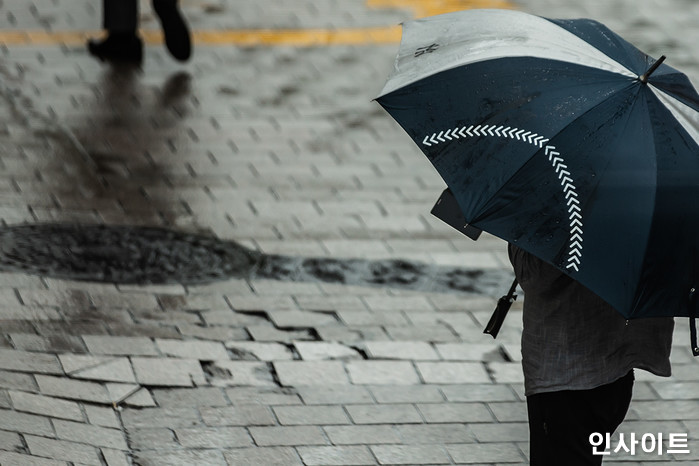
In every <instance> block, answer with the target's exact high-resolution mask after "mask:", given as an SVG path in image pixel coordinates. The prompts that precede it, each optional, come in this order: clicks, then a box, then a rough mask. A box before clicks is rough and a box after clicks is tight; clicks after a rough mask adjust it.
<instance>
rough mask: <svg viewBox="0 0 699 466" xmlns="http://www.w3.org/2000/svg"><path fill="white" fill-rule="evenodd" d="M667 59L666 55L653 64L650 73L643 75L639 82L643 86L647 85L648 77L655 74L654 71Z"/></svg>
mask: <svg viewBox="0 0 699 466" xmlns="http://www.w3.org/2000/svg"><path fill="white" fill-rule="evenodd" d="M665 58H666V57H665V55H663V56H661V57H660V58H658V59H657V60H656V61H655V63H653V65H652V66H651V67H650V68H648V71H646V72H645V73H643V74H642V75H641V76H639V77H638V80H639V81H641V82H642V83H643V84H646V83H647V82H648V77H649V76H650V75H651V74H653V71H655V70H657V69H658V67H659V66H660V64H661V63H662V62H664V61H665Z"/></svg>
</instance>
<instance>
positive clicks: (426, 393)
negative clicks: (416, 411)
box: [369, 385, 444, 403]
mask: <svg viewBox="0 0 699 466" xmlns="http://www.w3.org/2000/svg"><path fill="white" fill-rule="evenodd" d="M369 389H370V391H371V393H372V395H374V398H375V399H376V401H378V402H379V403H440V402H443V401H444V396H443V395H442V393H441V392H440V390H439V388H438V387H435V386H432V385H376V386H372V387H369Z"/></svg>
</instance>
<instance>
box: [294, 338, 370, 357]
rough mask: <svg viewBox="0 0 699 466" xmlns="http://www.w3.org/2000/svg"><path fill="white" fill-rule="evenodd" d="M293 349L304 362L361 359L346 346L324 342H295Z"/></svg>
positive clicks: (354, 351) (357, 353) (359, 355)
mask: <svg viewBox="0 0 699 466" xmlns="http://www.w3.org/2000/svg"><path fill="white" fill-rule="evenodd" d="M294 348H296V351H297V352H298V353H299V355H300V356H301V359H303V360H305V361H320V360H327V359H343V360H344V359H363V358H362V355H361V354H360V353H359V352H358V351H357V350H356V349H354V348H350V347H349V346H347V345H343V344H341V343H334V342H326V341H308V342H305V341H296V342H294Z"/></svg>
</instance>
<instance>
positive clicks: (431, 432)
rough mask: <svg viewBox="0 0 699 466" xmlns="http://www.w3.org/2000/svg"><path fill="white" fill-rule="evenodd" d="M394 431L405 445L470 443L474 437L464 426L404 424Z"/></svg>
mask: <svg viewBox="0 0 699 466" xmlns="http://www.w3.org/2000/svg"><path fill="white" fill-rule="evenodd" d="M396 430H397V431H398V434H399V435H400V436H401V438H402V443H404V444H406V445H420V444H440V443H470V442H475V440H476V439H475V437H474V435H473V433H472V432H471V430H472V429H469V428H468V427H467V426H466V425H464V424H454V423H452V424H412V425H411V424H405V425H397V426H396Z"/></svg>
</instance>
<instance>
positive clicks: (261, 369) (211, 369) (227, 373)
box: [206, 360, 277, 387]
mask: <svg viewBox="0 0 699 466" xmlns="http://www.w3.org/2000/svg"><path fill="white" fill-rule="evenodd" d="M206 370H207V373H208V374H209V383H210V384H211V385H214V386H216V387H234V386H258V387H276V386H277V382H276V381H275V380H274V377H273V376H272V371H271V367H270V366H269V365H268V363H266V362H257V361H231V360H224V361H212V362H211V363H210V364H208V365H207V366H206Z"/></svg>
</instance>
